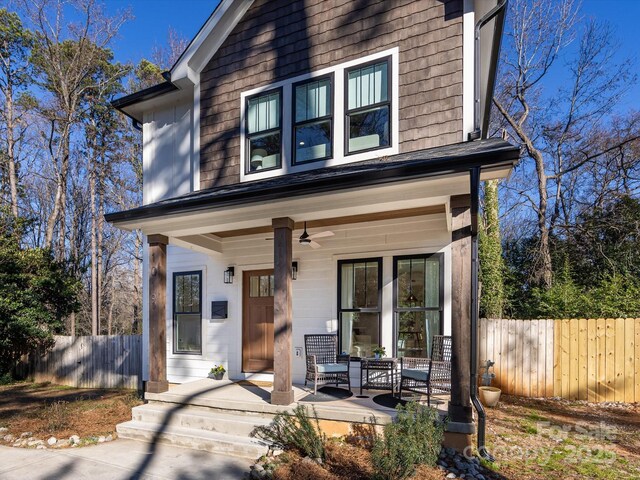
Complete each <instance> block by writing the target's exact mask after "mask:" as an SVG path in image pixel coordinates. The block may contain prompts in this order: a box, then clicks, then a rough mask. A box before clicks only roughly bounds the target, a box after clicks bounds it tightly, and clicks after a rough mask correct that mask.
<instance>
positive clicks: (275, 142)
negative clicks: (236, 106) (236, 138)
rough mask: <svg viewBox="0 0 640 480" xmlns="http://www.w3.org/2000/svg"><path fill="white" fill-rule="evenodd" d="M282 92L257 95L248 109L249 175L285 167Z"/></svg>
mask: <svg viewBox="0 0 640 480" xmlns="http://www.w3.org/2000/svg"><path fill="white" fill-rule="evenodd" d="M281 98H282V91H281V89H277V90H272V91H270V92H266V93H260V94H258V95H253V96H251V97H249V98H248V99H247V106H246V126H245V131H246V142H247V145H246V150H245V151H246V152H248V158H249V162H247V163H246V165H245V169H246V170H245V171H246V173H252V172H257V171H261V170H270V169H275V168H280V166H281V164H282V100H281Z"/></svg>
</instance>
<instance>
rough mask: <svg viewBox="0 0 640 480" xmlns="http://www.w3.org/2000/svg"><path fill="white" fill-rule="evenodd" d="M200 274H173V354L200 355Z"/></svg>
mask: <svg viewBox="0 0 640 480" xmlns="http://www.w3.org/2000/svg"><path fill="white" fill-rule="evenodd" d="M201 325H202V272H179V273H174V274H173V353H190V354H201V353H202V327H201Z"/></svg>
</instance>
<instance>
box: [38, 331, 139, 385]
mask: <svg viewBox="0 0 640 480" xmlns="http://www.w3.org/2000/svg"><path fill="white" fill-rule="evenodd" d="M55 342H56V343H55V346H54V347H53V349H51V350H50V351H49V352H47V353H46V354H45V355H43V356H39V355H34V358H33V365H32V372H33V377H34V381H36V382H51V383H55V384H58V385H69V386H72V387H78V388H130V389H141V388H142V337H141V336H140V335H98V336H82V337H66V336H56V337H55Z"/></svg>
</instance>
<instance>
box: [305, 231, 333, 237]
mask: <svg viewBox="0 0 640 480" xmlns="http://www.w3.org/2000/svg"><path fill="white" fill-rule="evenodd" d="M334 235H335V233H333V232H331V231H329V230H327V231H326V232H318V233H312V234H311V235H309V238H323V237H333V236H334Z"/></svg>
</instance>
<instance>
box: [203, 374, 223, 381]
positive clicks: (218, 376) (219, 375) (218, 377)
mask: <svg viewBox="0 0 640 480" xmlns="http://www.w3.org/2000/svg"><path fill="white" fill-rule="evenodd" d="M207 377H209V378H214V379H216V380H222V377H224V373H210V374H209V375H207Z"/></svg>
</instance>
